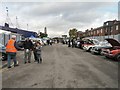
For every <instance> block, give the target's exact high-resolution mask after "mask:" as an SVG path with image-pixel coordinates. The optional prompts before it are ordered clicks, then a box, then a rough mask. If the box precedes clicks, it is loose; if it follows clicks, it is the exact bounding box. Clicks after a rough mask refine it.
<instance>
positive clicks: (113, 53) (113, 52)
mask: <svg viewBox="0 0 120 90" xmlns="http://www.w3.org/2000/svg"><path fill="white" fill-rule="evenodd" d="M105 40H107V41H108V42H109V43H110V44H111V45H112V47H110V48H106V49H102V54H103V55H104V56H105V57H107V58H112V59H113V60H118V61H120V42H118V41H116V40H115V39H111V38H109V39H105Z"/></svg>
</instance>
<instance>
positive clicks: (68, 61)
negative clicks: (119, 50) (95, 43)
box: [2, 44, 118, 88]
mask: <svg viewBox="0 0 120 90" xmlns="http://www.w3.org/2000/svg"><path fill="white" fill-rule="evenodd" d="M23 56H24V55H23V52H19V54H18V55H17V59H19V65H20V66H18V67H13V68H11V69H6V68H4V69H3V71H2V87H3V88H118V62H115V61H112V60H109V59H106V58H105V57H103V56H100V55H92V54H91V53H89V52H85V51H83V50H81V49H77V48H71V47H70V48H69V47H67V46H66V45H62V44H53V45H52V46H45V47H43V48H42V58H43V63H42V64H38V63H36V62H34V58H33V55H32V59H31V63H27V64H24V63H23Z"/></svg>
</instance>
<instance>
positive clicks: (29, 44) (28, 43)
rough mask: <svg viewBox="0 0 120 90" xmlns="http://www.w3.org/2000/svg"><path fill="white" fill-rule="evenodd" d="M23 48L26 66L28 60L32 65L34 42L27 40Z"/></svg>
mask: <svg viewBox="0 0 120 90" xmlns="http://www.w3.org/2000/svg"><path fill="white" fill-rule="evenodd" d="M23 47H24V55H25V56H24V63H25V64H26V63H27V60H28V63H31V53H32V50H33V43H32V41H31V40H30V39H29V38H27V39H26V40H25V42H24V44H23Z"/></svg>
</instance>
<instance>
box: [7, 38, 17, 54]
mask: <svg viewBox="0 0 120 90" xmlns="http://www.w3.org/2000/svg"><path fill="white" fill-rule="evenodd" d="M6 52H12V53H16V52H17V49H16V48H15V40H13V39H10V40H9V41H8V43H7V45H6Z"/></svg>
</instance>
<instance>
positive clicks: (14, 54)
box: [7, 52, 17, 67]
mask: <svg viewBox="0 0 120 90" xmlns="http://www.w3.org/2000/svg"><path fill="white" fill-rule="evenodd" d="M11 59H13V61H14V65H16V64H17V61H16V53H12V52H9V53H7V61H8V67H10V66H11Z"/></svg>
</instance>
